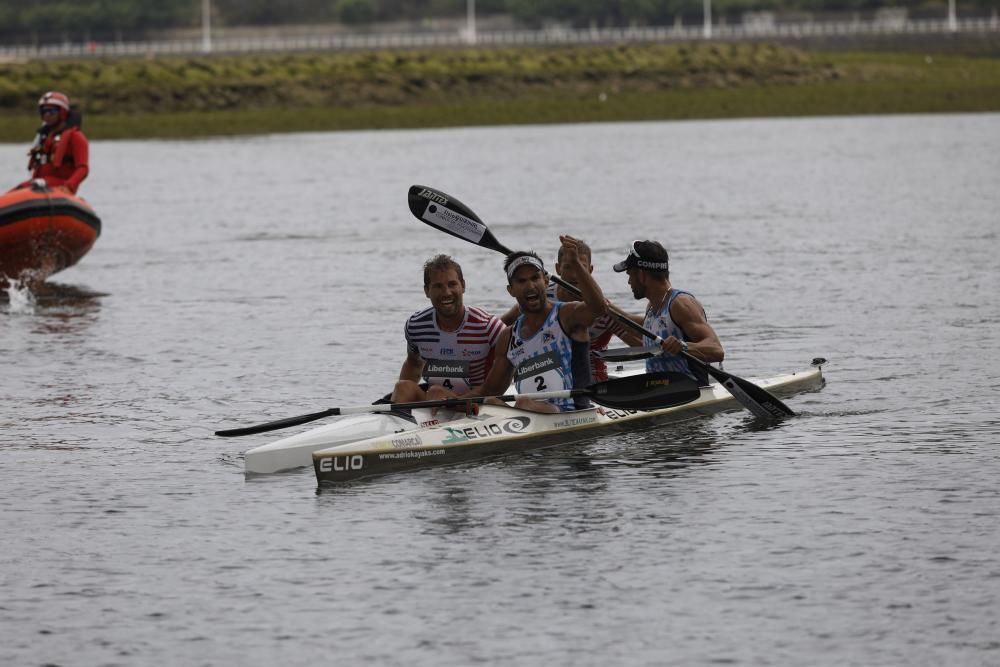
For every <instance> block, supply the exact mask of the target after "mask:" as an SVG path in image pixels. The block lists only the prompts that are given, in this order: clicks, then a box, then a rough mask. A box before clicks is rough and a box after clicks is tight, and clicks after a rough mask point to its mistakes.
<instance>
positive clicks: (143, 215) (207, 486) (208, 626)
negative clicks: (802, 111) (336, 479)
mask: <svg viewBox="0 0 1000 667" xmlns="http://www.w3.org/2000/svg"><path fill="white" fill-rule="evenodd" d="M25 149H26V146H21V145H16V146H15V145H3V146H0V165H3V166H2V168H0V176H2V177H3V181H4V182H7V183H13V182H16V181H18V180H20V179H21V178H22V174H23V172H22V171H21V167H22V163H23V160H24V151H25ZM92 163H93V165H94V171H93V175H92V176H91V178H90V179H89V180H88V181H87V182H86V183H85V186H84V189H83V194H84V196H86V197H87V199H88V200H89V201H90V202H91V203H92V204H93V205H94V207H95V208H96V209H97V211H98V213H99V214H100V215H101V217H102V219H103V221H104V230H103V235H102V237H101V238H100V240H99V241H98V243H97V245H96V246H95V247H94V249H93V250H92V251H91V252H90V254H89V255H88V256H86V257H85V258H84V259H83V261H82V262H81V263H80V264H79V265H78V266H76V267H74V268H71V269H69V270H67V271H65V272H64V273H61V274H58V275H57V276H55V277H54V278H53V279H52V283H53V284H51V285H50V286H49V287H48V288H47V289H46V290H44V291H43V292H42V293H40V294H38V295H37V297H35V298H34V299H32V298H29V297H30V295H24V294H15V295H13V297H11V298H10V299H8V300H2V299H0V360H2V363H3V374H2V379H0V528H2V534H3V536H4V537H3V549H2V557H0V581H2V584H3V586H2V590H3V595H2V598H0V628H2V633H0V634H2V637H3V638H2V640H0V664H4V665H38V666H41V665H63V666H69V665H167V664H170V665H273V664H282V665H284V666H285V667H294V666H299V665H302V666H305V665H314V664H316V663H318V662H320V661H329V662H333V663H335V664H362V663H366V662H367V663H372V664H399V665H409V666H412V665H427V666H431V665H433V666H438V665H469V664H504V665H539V664H558V665H606V664H621V665H665V664H674V665H717V664H736V665H802V664H813V665H866V666H869V665H943V664H948V665H996V664H1000V623H998V621H1000V563H998V560H997V551H998V547H1000V540H998V533H997V525H998V513H1000V491H998V487H997V480H998V478H1000V454H998V448H997V443H998V439H1000V419H998V416H997V407H998V395H1000V391H998V390H1000V380H998V377H1000V355H998V353H997V350H998V349H1000V334H998V331H1000V297H998V293H1000V274H998V264H997V260H996V250H997V247H998V228H1000V224H998V222H1000V214H998V211H1000V187H998V185H997V184H998V182H1000V115H939V116H909V117H858V118H817V119H777V120H743V121H723V122H680V123H635V124H608V125H569V126H549V127H502V128H484V129H452V130H433V131H379V132H353V133H335V134H300V135H290V136H266V137H258V138H237V139H220V140H204V141H169V142H156V141H143V142H95V143H94V144H93V146H92ZM414 183H420V184H424V185H431V186H433V187H436V188H439V189H441V190H444V191H445V192H448V193H450V194H452V195H454V196H456V197H458V198H459V199H461V200H463V201H464V202H465V203H466V204H467V205H469V206H470V207H472V208H473V210H475V211H476V212H477V213H478V214H479V215H480V217H482V218H483V220H484V221H485V222H487V224H489V225H490V226H491V228H492V229H493V231H494V233H495V234H496V236H497V237H498V238H499V239H500V241H501V242H503V243H504V244H506V245H509V246H512V247H532V248H535V249H537V250H539V251H540V252H541V253H542V254H543V256H544V257H545V258H546V259H549V260H551V259H552V257H553V255H554V253H555V250H556V248H557V244H558V240H557V235H558V234H559V233H572V234H574V235H577V236H580V237H582V238H584V239H586V240H588V241H589V242H590V243H591V245H592V246H593V248H594V260H595V262H594V263H595V265H596V271H595V274H596V275H597V277H598V280H599V281H600V282H601V284H602V285H603V286H604V287H605V290H606V292H607V293H608V295H609V296H611V297H612V298H614V299H615V300H616V301H617V302H619V303H620V304H622V305H623V306H626V307H629V308H633V309H637V308H638V304H636V303H635V302H634V301H632V300H631V295H630V292H629V291H628V288H627V285H626V282H625V279H624V277H623V276H622V275H619V274H614V273H613V272H612V271H611V268H610V267H611V265H612V264H613V263H614V262H615V261H618V260H619V259H621V258H622V257H623V256H624V252H625V248H626V247H627V244H628V243H629V242H630V241H631V240H632V239H636V238H655V239H659V240H661V241H663V242H664V244H665V245H667V247H668V248H669V249H670V252H671V258H672V261H671V264H672V277H673V280H674V283H675V285H677V286H680V287H684V288H688V289H690V290H692V291H693V292H695V293H696V294H697V295H698V296H699V297H700V298H701V300H702V302H703V303H704V305H705V307H706V309H707V311H708V314H709V318H710V320H711V321H712V323H713V324H714V325H715V328H716V330H717V331H718V332H719V334H720V337H721V338H722V340H723V343H724V344H725V347H726V350H727V358H726V369H727V370H728V371H730V372H732V373H736V374H738V375H742V376H751V377H765V376H768V375H774V374H778V373H781V372H785V371H792V370H798V369H803V368H807V367H808V365H809V362H810V361H811V360H812V359H813V357H817V356H822V357H826V358H827V359H829V363H828V365H827V366H826V367H825V369H824V370H825V373H826V377H827V382H828V383H827V386H826V387H825V388H824V389H823V390H822V391H819V392H815V393H811V394H806V395H802V396H799V397H795V398H792V399H790V400H789V401H788V403H789V405H790V406H791V407H792V408H793V409H795V410H796V411H798V412H799V413H800V414H799V416H798V417H796V418H794V419H790V420H787V421H785V422H783V423H781V424H780V425H777V426H773V427H762V426H761V425H759V424H757V423H756V422H754V421H753V420H752V419H751V418H750V417H749V416H748V415H747V413H729V414H725V415H718V416H715V417H712V418H706V419H703V420H700V421H695V422H690V423H682V424H676V425H673V426H668V427H664V428H660V429H657V430H654V431H646V432H640V433H632V434H627V435H616V436H613V437H604V438H598V439H594V440H590V441H587V442H584V443H582V444H580V445H576V446H573V445H570V446H561V447H557V448H554V449H548V450H542V451H539V452H536V453H533V454H531V455H528V456H520V457H507V458H501V459H497V460H490V461H485V462H478V463H468V464H462V465H457V466H453V467H446V468H437V469H428V470H424V471H417V472H411V473H406V474H400V475H395V476H388V477H383V478H380V479H375V480H371V481H367V482H361V483H357V484H354V485H350V486H345V487H339V488H333V489H327V488H324V489H317V485H316V482H315V478H314V476H313V473H312V471H311V470H305V469H303V470H301V471H296V472H293V473H288V474H281V475H275V476H266V477H257V478H252V479H246V478H245V477H244V474H243V461H242V453H243V452H245V451H246V450H247V449H249V448H251V447H253V446H256V445H259V444H263V443H264V442H268V441H269V440H270V439H273V438H272V437H269V436H274V437H277V436H278V435H287V434H288V432H284V433H280V434H268V435H262V436H254V437H248V438H240V439H220V438H216V437H214V436H213V435H212V433H213V431H214V430H216V429H219V428H228V427H234V426H240V425H247V424H254V423H258V422H261V421H267V420H270V419H278V418H281V417H286V416H292V415H297V414H302V413H306V412H312V411H316V410H320V409H323V408H327V407H331V406H335V405H355V404H358V403H367V402H369V401H370V400H372V399H374V398H376V397H377V396H379V395H381V394H382V393H384V392H386V391H388V390H389V388H390V387H391V384H392V380H393V378H394V377H395V375H396V373H397V372H398V369H399V366H400V363H401V362H402V359H403V356H404V344H403V339H402V325H403V321H404V319H405V318H406V316H407V315H409V314H410V313H411V312H413V311H414V310H417V309H419V308H422V307H423V306H424V305H425V304H426V299H425V298H424V295H423V292H422V289H421V265H422V262H423V261H424V260H425V259H426V258H428V257H429V256H431V255H432V254H435V253H437V252H448V253H451V254H452V255H454V256H455V257H456V258H457V259H458V260H459V261H460V262H461V263H462V264H463V266H464V267H465V275H466V279H467V282H468V289H467V293H466V302H467V303H469V304H473V305H479V306H482V307H485V308H488V309H491V310H494V311H499V310H501V309H504V308H506V307H507V306H508V304H509V297H508V296H507V294H506V291H505V290H504V280H503V275H502V272H501V269H500V261H501V257H500V256H499V255H497V254H495V253H491V252H489V251H486V250H482V249H479V248H476V247H474V246H471V245H468V244H465V243H463V242H462V241H459V240H457V239H454V238H451V237H447V236H444V235H442V234H440V233H439V232H435V231H434V230H432V229H431V228H429V227H426V226H424V225H421V224H420V223H419V222H417V221H416V220H415V219H413V218H412V216H411V215H410V214H409V212H408V209H407V206H406V191H407V188H408V187H409V186H410V185H411V184H414ZM303 428H305V427H303ZM292 432H294V431H292Z"/></svg>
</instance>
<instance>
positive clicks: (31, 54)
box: [0, 14, 1000, 60]
mask: <svg viewBox="0 0 1000 667" xmlns="http://www.w3.org/2000/svg"><path fill="white" fill-rule="evenodd" d="M990 33H997V34H1000V20H998V18H997V16H996V14H994V15H993V16H992V17H990V18H965V19H958V20H949V19H903V20H878V19H876V20H860V19H855V20H850V21H804V22H788V23H773V24H772V23H767V22H761V21H750V22H747V23H740V24H731V25H727V24H714V25H711V26H705V25H701V24H698V25H680V24H675V25H672V26H667V27H631V28H591V29H582V30H576V29H569V28H555V29H552V28H550V29H543V30H498V31H480V32H476V33H475V34H474V35H470V33H468V32H466V31H462V30H457V31H448V32H413V33H368V34H341V33H335V34H328V35H322V34H321V35H309V36H290V37H217V38H214V39H212V40H211V42H208V41H206V40H204V39H193V40H174V41H146V42H138V41H137V42H95V41H91V42H84V43H78V42H67V43H62V44H46V45H38V46H14V47H3V46H0V59H6V60H27V59H33V58H60V57H63V58H71V57H72V58H77V57H94V58H107V57H135V56H148V55H197V54H204V53H206V52H208V51H210V52H212V53H217V54H239V53H265V52H287V51H358V50H375V49H412V48H433V47H461V46H469V45H471V44H472V43H475V44H476V45H480V46H517V45H537V46H544V45H571V44H596V43H609V42H680V41H694V40H703V39H712V40H721V41H749V40H765V39H781V40H795V39H812V38H829V37H841V38H845V37H878V36H901V35H945V34H956V35H972V34H978V35H983V34H990Z"/></svg>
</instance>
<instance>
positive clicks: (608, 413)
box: [597, 408, 639, 419]
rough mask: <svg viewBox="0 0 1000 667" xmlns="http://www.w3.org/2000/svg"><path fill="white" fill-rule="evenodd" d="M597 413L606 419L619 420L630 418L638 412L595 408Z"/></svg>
mask: <svg viewBox="0 0 1000 667" xmlns="http://www.w3.org/2000/svg"><path fill="white" fill-rule="evenodd" d="M597 411H598V412H599V413H601V414H602V415H604V416H605V417H607V418H608V419H621V418H622V417H631V416H632V415H635V414H639V411H638V410H618V409H612V408H597Z"/></svg>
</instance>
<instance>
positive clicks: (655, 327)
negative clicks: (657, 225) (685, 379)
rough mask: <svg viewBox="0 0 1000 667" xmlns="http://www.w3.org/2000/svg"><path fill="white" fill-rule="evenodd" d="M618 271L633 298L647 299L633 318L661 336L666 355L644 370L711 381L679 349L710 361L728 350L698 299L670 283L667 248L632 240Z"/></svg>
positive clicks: (704, 382)
mask: <svg viewBox="0 0 1000 667" xmlns="http://www.w3.org/2000/svg"><path fill="white" fill-rule="evenodd" d="M614 270H615V271H616V272H618V273H621V272H622V271H625V272H627V273H628V284H629V287H631V288H632V296H634V297H635V298H636V299H647V301H648V305H647V307H646V314H645V315H644V316H643V317H639V316H636V315H631V316H630V317H632V318H633V319H634V320H635V321H636V322H638V323H640V324H642V325H643V326H644V327H645V328H646V329H648V330H649V331H652V332H653V333H655V334H657V335H658V336H659V337H660V338H662V339H663V343H662V344H661V347H662V348H663V354H660V355H657V356H655V357H651V358H649V359H647V360H646V372H647V373H654V372H657V371H676V372H680V373H685V374H687V375H689V376H690V377H692V378H694V379H695V380H697V381H698V383H699V384H701V385H702V386H705V385H708V384H709V380H708V373H707V372H706V371H705V370H704V369H702V368H700V367H694V366H693V365H691V364H688V362H687V359H685V358H684V357H683V356H681V354H680V353H681V352H687V353H688V354H690V355H692V356H694V357H697V358H698V359H701V360H702V361H705V362H708V363H711V362H719V361H722V358H723V357H724V356H725V351H724V350H723V349H722V343H721V342H719V337H718V335H716V333H715V329H713V328H712V326H711V325H710V324H709V323H708V318H707V317H706V316H705V309H704V308H703V307H702V305H701V304H700V303H699V302H698V299H696V298H695V297H694V295H693V294H691V293H690V292H686V291H684V290H680V289H675V288H674V287H673V286H672V285H671V284H670V259H669V256H668V255H667V249H666V248H664V247H663V245H661V244H660V243H658V242H657V241H633V242H632V246H631V247H630V248H629V253H628V256H627V257H626V258H625V259H624V260H622V261H620V262H618V263H617V264H615V265H614ZM644 343H645V344H646V345H652V344H653V341H652V340H651V339H649V338H646V339H644Z"/></svg>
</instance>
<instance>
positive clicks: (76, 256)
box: [0, 185, 101, 287]
mask: <svg viewBox="0 0 1000 667" xmlns="http://www.w3.org/2000/svg"><path fill="white" fill-rule="evenodd" d="M100 234H101V220H100V218H98V217H97V215H96V214H95V213H94V209H92V208H90V205H89V204H87V202H85V201H84V200H82V199H80V198H79V197H77V196H76V195H71V194H70V193H69V192H66V191H65V190H58V189H52V188H49V187H46V186H38V185H32V187H30V188H22V189H20V190H12V191H10V192H8V193H6V194H3V195H0V287H2V286H5V285H6V283H7V281H8V280H10V279H18V280H22V281H27V282H29V283H34V284H38V283H41V282H42V281H44V280H45V279H46V278H48V277H49V276H50V275H52V274H53V273H56V272H57V271H62V270H63V269H65V268H67V267H70V266H73V265H74V264H76V263H77V262H78V261H80V258H81V257H83V256H84V255H85V254H87V251H88V250H90V248H91V246H93V245H94V242H95V241H96V240H97V237H98V236H100Z"/></svg>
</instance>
